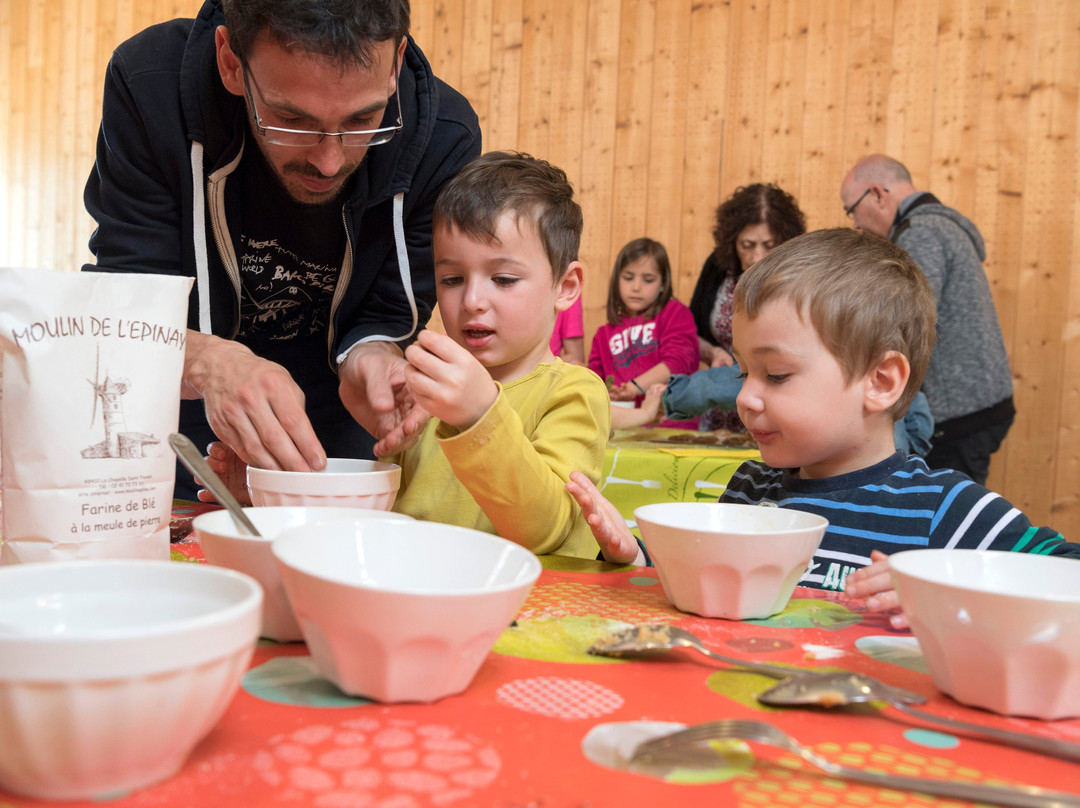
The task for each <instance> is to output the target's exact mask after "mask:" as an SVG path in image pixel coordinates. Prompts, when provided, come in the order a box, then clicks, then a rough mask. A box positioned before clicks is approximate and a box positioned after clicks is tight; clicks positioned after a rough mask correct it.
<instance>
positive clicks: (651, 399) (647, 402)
mask: <svg viewBox="0 0 1080 808" xmlns="http://www.w3.org/2000/svg"><path fill="white" fill-rule="evenodd" d="M665 390H667V385H666V384H650V385H649V389H648V390H646V391H645V398H644V400H643V401H642V402H641V406H640V407H638V409H639V410H641V414H642V417H644V419H645V420H644V422H643V423H646V424H651V423H652V422H653V421H655V420H657V419H658V418H659V417H660V416H662V415H663V414H664V410H663V408H662V407H661V405H662V404H663V401H664V391H665Z"/></svg>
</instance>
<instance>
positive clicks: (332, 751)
mask: <svg viewBox="0 0 1080 808" xmlns="http://www.w3.org/2000/svg"><path fill="white" fill-rule="evenodd" d="M253 767H254V769H255V773H256V775H257V776H258V777H259V779H261V780H262V781H263V782H264V783H266V784H267V785H269V786H271V787H272V788H274V789H275V790H276V791H277V792H278V793H279V795H280V796H281V798H282V800H283V801H285V802H293V803H301V804H310V805H314V806H316V808H428V806H444V805H452V804H454V803H460V802H464V804H465V805H469V804H475V803H476V802H477V801H478V800H480V797H479V792H481V791H482V790H483V789H485V788H486V787H487V786H489V785H491V784H492V783H493V782H495V779H496V778H497V777H498V775H499V772H500V770H501V769H502V760H501V758H500V757H499V754H498V753H497V752H496V751H495V750H494V749H493V748H492V747H490V746H489V745H488V744H486V743H485V742H484V741H483V740H482V739H480V738H478V737H476V736H474V735H466V734H459V733H457V732H456V731H455V730H453V729H451V728H449V727H444V726H440V725H435V724H422V723H419V722H415V721H404V720H396V719H387V720H381V719H374V718H363V719H353V720H348V721H342V722H341V723H339V724H314V725H310V726H306V727H301V728H300V729H297V730H294V731H292V732H290V733H288V734H282V735H278V736H275V737H273V738H271V739H270V740H269V741H268V743H267V747H266V748H265V749H263V750H260V751H259V752H257V753H256V755H255V757H254V759H253Z"/></svg>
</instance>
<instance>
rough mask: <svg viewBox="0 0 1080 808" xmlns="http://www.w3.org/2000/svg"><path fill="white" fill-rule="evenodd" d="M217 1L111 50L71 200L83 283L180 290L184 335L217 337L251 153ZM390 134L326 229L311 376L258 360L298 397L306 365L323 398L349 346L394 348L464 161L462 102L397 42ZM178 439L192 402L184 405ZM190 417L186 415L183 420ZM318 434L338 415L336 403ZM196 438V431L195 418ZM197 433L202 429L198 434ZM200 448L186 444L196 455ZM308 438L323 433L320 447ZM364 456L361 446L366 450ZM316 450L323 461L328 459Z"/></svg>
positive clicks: (423, 309) (419, 56) (226, 330)
mask: <svg viewBox="0 0 1080 808" xmlns="http://www.w3.org/2000/svg"><path fill="white" fill-rule="evenodd" d="M224 22H225V20H224V16H223V15H222V12H221V7H220V3H219V1H218V0H207V2H206V3H205V4H204V5H203V7H202V9H201V10H200V12H199V16H198V17H197V18H196V19H195V20H190V19H188V20H172V21H170V22H166V23H162V24H160V25H155V26H152V27H150V28H148V29H146V30H145V31H142V32H141V33H139V34H137V35H136V36H134V37H132V38H131V39H129V40H128V41H126V42H124V43H123V44H122V45H120V46H119V47H118V48H117V49H116V50H115V52H114V53H113V56H112V59H111V60H110V62H109V66H108V69H107V72H106V76H105V92H104V99H103V104H102V120H101V129H100V131H99V134H98V145H97V160H96V162H95V164H94V170H93V172H92V173H91V175H90V178H89V180H88V181H87V184H86V190H85V192H84V202H85V204H86V209H87V211H88V212H89V213H90V215H91V216H93V217H94V219H95V220H96V221H97V224H98V227H97V230H96V231H95V232H94V234H93V236H92V237H91V239H90V250H91V252H93V254H94V256H95V258H96V264H95V265H88V266H86V267H84V269H93V270H98V271H126V272H158V273H164V274H173V275H185V276H188V277H193V278H195V284H194V287H193V289H192V293H191V300H190V308H189V314H188V326H189V327H190V328H192V329H194V330H198V331H201V332H202V333H207V334H214V335H217V336H220V337H225V338H228V339H232V338H234V337H235V336H236V334H237V329H238V326H239V323H238V315H239V309H240V277H239V269H238V266H237V259H236V252H237V251H236V245H237V243H238V240H239V224H238V223H239V221H240V214H241V207H242V205H243V203H244V200H243V198H242V197H241V196H240V194H239V193H238V191H239V189H238V188H237V187H236V186H237V185H238V183H235V182H234V183H232V185H230V183H229V179H230V175H231V174H232V173H233V172H234V171H235V170H236V168H237V166H238V165H239V163H240V157H241V155H242V153H243V149H244V148H245V146H246V147H247V148H255V145H254V144H252V143H251V142H250V137H251V136H252V133H251V129H250V126H249V124H248V119H247V112H246V109H245V104H244V100H243V99H242V98H240V97H238V96H235V95H233V94H231V93H229V92H228V91H227V90H226V89H225V87H224V86H223V85H222V83H221V78H220V76H219V74H218V68H217V62H216V52H215V43H214V32H215V29H216V28H217V27H218V26H219V25H224ZM398 93H399V94H400V95H401V106H402V115H403V119H404V131H403V132H402V133H401V134H400V135H398V136H397V137H395V138H394V139H393V140H391V141H390V142H389V143H387V144H385V145H383V146H379V147H377V148H373V149H371V150H370V151H369V152H368V153H367V155H366V157H365V159H364V162H363V163H362V164H361V166H360V168H359V169H358V171H357V174H356V177H355V179H354V181H353V187H352V191H351V194H350V195H349V197H348V198H347V199H346V200H345V202H344V205H343V209H342V219H343V222H344V226H345V228H346V231H347V235H348V239H347V242H348V249H347V250H346V254H345V259H344V262H343V265H342V268H341V272H340V274H339V277H338V282H337V291H336V293H335V295H334V304H333V308H332V316H331V325H330V328H329V329H328V334H327V349H326V355H325V356H324V357H323V362H316V361H315V358H314V357H311V356H304V357H289V356H288V355H287V353H288V352H287V349H286V355H285V357H284V358H280V357H268V358H273V359H274V360H275V361H280V362H281V363H282V364H284V365H285V366H286V367H288V369H289V370H290V372H292V373H293V375H294V378H297V381H298V383H299V384H300V385H301V387H302V388H305V387H306V386H307V385H306V384H305V382H304V381H302V380H301V377H304V376H305V375H307V376H311V375H312V372H311V367H312V365H322V367H323V368H325V369H326V373H321V372H320V374H321V375H322V376H323V377H324V378H322V379H321V380H319V381H318V383H317V384H316V385H315V386H316V387H317V388H318V392H317V393H316V390H315V389H305V393H306V394H307V395H308V401H309V416H311V417H312V422H313V424H314V425H315V426H316V431H317V432H318V431H319V426H320V425H319V424H317V423H315V420H316V419H315V417H314V413H312V411H311V406H310V405H311V404H312V403H313V402H312V400H311V399H312V394H313V393H316V395H317V396H318V397H320V398H325V396H326V395H327V391H328V390H333V395H334V397H335V398H336V385H334V384H333V378H334V374H335V373H336V368H337V361H338V360H339V359H340V358H341V357H343V355H344V354H345V353H346V352H347V351H348V349H349V348H350V347H352V346H353V345H355V344H356V343H358V342H360V341H362V340H368V339H372V338H375V339H379V338H382V339H390V340H393V341H396V342H398V343H399V344H401V345H402V346H403V347H404V345H405V344H407V343H408V342H411V341H412V339H414V337H415V334H416V331H417V330H418V329H419V328H420V327H422V326H423V325H424V324H425V323H426V322H427V320H428V318H429V316H430V315H431V310H432V307H433V305H434V301H435V284H434V275H433V270H432V255H431V219H432V208H433V206H434V204H435V198H436V196H437V195H438V192H439V190H440V189H441V188H442V186H443V185H444V184H445V183H446V182H447V181H448V180H449V179H450V178H451V177H453V176H454V175H455V174H456V173H457V172H458V171H459V170H460V169H461V168H462V167H463V166H464V165H465V164H466V163H468V162H469V161H470V160H471V159H472V158H474V157H475V156H477V155H478V154H479V153H480V126H479V122H478V121H477V117H476V114H475V113H474V112H473V110H472V108H471V107H470V106H469V103H468V101H466V100H465V98H464V97H463V96H461V95H460V94H459V93H457V92H456V91H455V90H453V89H451V88H450V87H449V86H447V85H446V84H445V83H443V82H442V81H440V80H439V79H438V78H436V77H435V76H434V74H433V73H432V72H431V67H430V65H429V64H428V62H427V60H426V58H425V57H424V55H423V53H422V52H421V51H420V49H419V48H418V47H417V46H416V44H415V43H414V42H412V41H411V40H410V41H409V44H408V47H407V49H406V52H405V61H404V65H403V67H402V70H401V75H400V78H399V82H398ZM184 404H185V408H184V414H183V415H182V418H181V427H182V428H186V429H188V430H194V429H195V428H196V427H195V423H194V420H195V415H196V414H198V411H200V410H201V402H184ZM191 405H199V406H198V407H192V406H191ZM334 405H336V406H337V407H338V410H337V411H336V413H335V414H332V415H330V416H328V417H329V418H330V419H331V420H333V419H334V418H337V417H339V416H340V415H341V413H344V409H343V408H340V402H334ZM203 423H204V424H205V418H203ZM208 435H209V430H208V428H207V429H206V436H208ZM203 437H204V435H193V436H192V438H193V440H195V441H196V444H197V445H198V444H199V443H200V439H202V438H203ZM320 438H323V435H320ZM368 445H370V444H368ZM324 446H325V448H326V450H327V452H328V453H330V454H331V455H333V456H336V454H335V447H334V446H332V445H331V446H327V445H326V441H325V440H324Z"/></svg>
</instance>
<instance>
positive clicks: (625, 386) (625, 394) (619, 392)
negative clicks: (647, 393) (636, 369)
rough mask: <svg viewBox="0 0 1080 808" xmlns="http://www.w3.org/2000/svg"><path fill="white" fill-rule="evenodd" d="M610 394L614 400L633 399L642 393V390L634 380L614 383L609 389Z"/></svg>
mask: <svg viewBox="0 0 1080 808" xmlns="http://www.w3.org/2000/svg"><path fill="white" fill-rule="evenodd" d="M608 395H609V396H611V400H612V401H633V400H634V399H635V398H637V397H638V396H640V395H641V391H640V390H638V389H637V387H636V386H635V385H634V383H633V382H623V383H622V384H613V385H612V386H611V389H610V390H608Z"/></svg>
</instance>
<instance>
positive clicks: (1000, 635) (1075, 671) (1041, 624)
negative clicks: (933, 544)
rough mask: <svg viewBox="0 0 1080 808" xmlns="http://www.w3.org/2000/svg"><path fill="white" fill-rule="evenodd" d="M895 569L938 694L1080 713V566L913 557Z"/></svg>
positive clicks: (1022, 711) (1038, 558) (910, 553)
mask: <svg viewBox="0 0 1080 808" xmlns="http://www.w3.org/2000/svg"><path fill="white" fill-rule="evenodd" d="M889 570H890V573H891V574H892V580H893V584H894V586H895V587H896V593H897V595H898V596H899V598H900V607H901V608H902V609H903V610H904V614H905V616H906V617H907V619H908V624H909V625H910V626H911V631H912V633H914V634H915V638H916V639H917V640H918V641H919V647H920V648H921V649H922V653H923V656H924V657H925V658H926V664H927V667H929V668H930V674H931V675H932V676H933V677H934V684H935V685H936V686H937V687H938V689H939V690H941V691H942V692H944V693H948V694H949V695H950V696H952V697H953V698H955V699H956V700H957V701H960V702H963V703H964V704H968V705H971V706H972V707H982V708H984V709H986V710H992V711H993V712H995V713H1003V714H1005V715H1021V716H1031V717H1034V718H1045V719H1056V718H1072V717H1076V716H1080V561H1077V560H1076V559H1072V558H1055V557H1053V556H1043V555H1034V554H1030V553H1009V552H1002V551H996V550H929V549H927V550H905V551H903V552H899V553H895V554H893V555H891V556H889Z"/></svg>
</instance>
